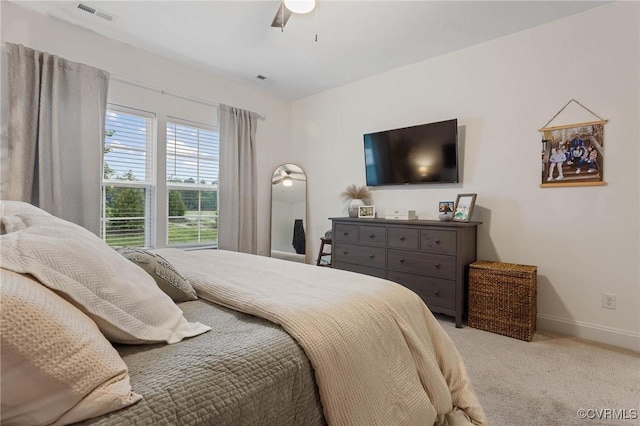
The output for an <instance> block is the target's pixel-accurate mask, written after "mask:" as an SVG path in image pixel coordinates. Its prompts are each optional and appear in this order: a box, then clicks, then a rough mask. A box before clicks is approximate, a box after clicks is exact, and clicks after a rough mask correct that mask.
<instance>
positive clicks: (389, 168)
mask: <svg viewBox="0 0 640 426" xmlns="http://www.w3.org/2000/svg"><path fill="white" fill-rule="evenodd" d="M364 162H365V167H366V174H367V186H381V185H407V184H423V183H424V184H429V183H458V120H457V119H453V120H446V121H439V122H437V123H427V124H420V125H417V126H411V127H403V128H401V129H394V130H386V131H382V132H376V133H368V134H365V135H364Z"/></svg>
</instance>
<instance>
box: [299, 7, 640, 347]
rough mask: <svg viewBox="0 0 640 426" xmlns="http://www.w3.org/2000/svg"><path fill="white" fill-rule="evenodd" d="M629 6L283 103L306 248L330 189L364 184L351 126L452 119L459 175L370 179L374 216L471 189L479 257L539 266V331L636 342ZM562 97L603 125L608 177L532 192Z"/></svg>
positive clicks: (638, 158) (322, 222) (324, 220)
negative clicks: (391, 182)
mask: <svg viewBox="0 0 640 426" xmlns="http://www.w3.org/2000/svg"><path fill="white" fill-rule="evenodd" d="M639 8H640V4H639V3H638V2H621V3H613V4H609V5H605V6H601V7H598V8H595V9H592V10H589V11H587V12H584V13H581V14H578V15H574V16H571V17H568V18H565V19H562V20H558V21H555V22H552V23H549V24H546V25H542V26H539V27H536V28H533V29H530V30H527V31H523V32H520V33H516V34H513V35H510V36H506V37H503V38H500V39H497V40H494V41H491V42H487V43H484V44H481V45H477V46H474V47H471V48H467V49H464V50H460V51H457V52H454V53H451V54H448V55H443V56H441V57H438V58H435V59H432V60H428V61H425V62H421V63H418V64H414V65H412V66H407V67H404V68H401V69H397V70H394V71H391V72H388V73H385V74H381V75H378V76H374V77H372V78H368V79H365V80H361V81H359V82H356V83H353V84H350V85H347V86H343V87H340V88H337V89H334V90H330V91H327V92H323V93H321V94H318V95H314V96H312V97H309V98H306V99H303V100H300V101H296V102H294V103H293V108H292V141H293V152H294V155H293V158H294V161H295V162H297V163H298V164H300V166H301V167H302V168H304V169H305V171H306V172H307V175H308V200H309V206H308V211H309V213H310V218H309V224H308V226H307V239H308V240H309V241H310V242H311V243H312V244H311V245H310V249H311V250H312V252H313V253H315V252H317V250H318V248H319V243H320V237H321V236H322V234H323V233H324V232H325V231H326V230H327V229H328V228H329V227H330V221H329V220H328V218H329V217H335V216H343V215H344V213H345V211H344V208H343V205H342V203H341V201H340V197H339V194H340V192H341V191H342V190H344V188H345V187H346V186H347V185H348V184H350V183H357V184H364V180H365V177H364V154H363V146H362V135H363V133H367V132H371V131H377V130H384V129H390V128H397V127H403V126H408V125H414V124H420V123H425V122H433V121H439V120H445V119H450V118H458V120H459V125H460V126H462V127H463V138H462V139H463V144H464V172H463V176H462V179H463V180H462V184H459V185H437V186H429V187H427V186H419V187H412V188H389V187H387V188H379V189H378V188H376V189H374V204H375V205H376V207H377V209H378V211H380V212H381V213H383V214H384V210H385V209H389V208H396V207H397V208H410V209H416V210H417V211H418V214H419V216H420V217H421V218H427V219H429V218H435V217H436V216H437V208H438V201H440V200H455V196H456V194H458V193H466V192H476V193H477V194H478V200H477V207H476V212H477V214H476V215H474V216H475V218H476V219H478V220H481V221H482V222H483V224H482V225H481V226H480V227H479V230H478V257H479V258H480V259H486V260H499V261H505V262H514V263H522V264H533V265H537V266H538V274H539V276H538V318H539V326H540V328H547V329H552V330H556V331H559V332H565V333H570V334H574V335H578V336H582V337H585V338H589V339H594V340H599V341H602V342H607V343H612V344H617V345H620V346H624V347H628V348H633V349H635V350H640V313H639V312H640V270H639V266H638V264H639V261H640V248H639V246H640V226H639V225H640V209H639V196H640V191H639V187H640V174H639V172H638V169H639V167H640V150H639V148H638V146H639V142H638V141H639V140H640V127H639V121H640V120H639V117H640V85H639V80H640V77H639V76H640V24H639V15H640V13H639V12H640V11H639ZM573 98H575V99H576V100H578V101H579V102H580V103H582V104H583V105H585V106H587V107H588V108H590V109H591V110H592V111H594V112H595V113H597V114H598V115H600V116H602V117H604V118H606V119H608V120H609V122H608V124H607V125H606V126H605V149H606V155H605V167H604V177H605V181H606V182H608V185H606V186H600V187H569V188H540V187H539V184H540V140H541V136H540V133H539V132H538V129H540V128H541V127H543V126H544V125H545V123H546V122H547V121H548V120H549V119H551V118H552V117H553V116H554V114H555V113H556V112H557V111H558V110H559V109H560V108H562V106H564V105H565V104H566V103H567V102H568V101H569V100H571V99H573ZM556 124H560V123H556ZM603 292H608V293H614V294H616V295H617V309H616V310H606V309H602V308H601V295H602V293H603Z"/></svg>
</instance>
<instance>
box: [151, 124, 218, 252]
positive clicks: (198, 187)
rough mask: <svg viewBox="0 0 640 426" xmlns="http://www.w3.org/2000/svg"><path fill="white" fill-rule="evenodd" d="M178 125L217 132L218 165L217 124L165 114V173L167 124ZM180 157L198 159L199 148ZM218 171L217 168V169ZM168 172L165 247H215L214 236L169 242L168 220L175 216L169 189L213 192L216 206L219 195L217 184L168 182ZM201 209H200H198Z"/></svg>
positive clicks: (165, 183) (167, 143)
mask: <svg viewBox="0 0 640 426" xmlns="http://www.w3.org/2000/svg"><path fill="white" fill-rule="evenodd" d="M171 124H173V125H178V126H186V127H191V128H196V129H198V130H205V131H209V132H214V133H217V134H218V167H219V165H220V129H219V126H217V125H212V124H206V123H202V122H199V121H193V120H187V119H184V118H180V117H176V116H173V115H167V116H166V121H165V123H164V131H165V152H164V164H163V166H164V169H165V173H166V169H167V164H168V158H169V149H168V148H169V140H168V139H167V138H166V133H167V132H168V130H169V125H171ZM181 156H182V157H191V158H193V159H195V160H199V159H200V150H199V148H198V155H197V156H187V155H181ZM218 171H219V169H218ZM168 176H169V175H168V174H166V175H165V181H164V185H165V190H164V192H165V196H166V200H165V201H166V202H165V204H166V205H167V212H166V224H165V225H166V226H165V232H166V239H165V244H166V247H173V248H188V247H191V248H217V247H218V238H217V236H216V239H215V241H202V242H195V243H170V242H169V222H170V219H171V218H176V216H169V191H171V190H178V191H180V190H182V191H201V192H204V191H206V192H215V194H216V205H217V206H218V202H219V199H218V195H219V190H218V188H219V184H215V185H213V184H202V183H200V181H199V180H197V181H196V182H194V183H183V182H179V183H178V182H170V181H169V180H168ZM200 211H202V210H200ZM218 211H219V207H218V208H217V209H216V216H215V217H216V230H217V229H218V224H217V219H218V217H219V216H218V214H217V212H218Z"/></svg>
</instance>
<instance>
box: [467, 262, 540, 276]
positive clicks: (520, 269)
mask: <svg viewBox="0 0 640 426" xmlns="http://www.w3.org/2000/svg"><path fill="white" fill-rule="evenodd" d="M469 267H470V268H478V269H491V270H492V271H497V272H509V273H513V272H515V273H526V274H535V273H536V272H537V270H538V267H537V266H533V265H519V264H516V263H505V262H491V261H488V260H478V261H477V262H473V263H472V264H471V265H469Z"/></svg>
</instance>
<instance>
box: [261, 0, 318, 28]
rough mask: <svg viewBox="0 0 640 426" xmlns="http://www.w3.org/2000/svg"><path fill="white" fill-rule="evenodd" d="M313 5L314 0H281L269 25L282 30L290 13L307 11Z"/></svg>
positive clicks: (310, 9)
mask: <svg viewBox="0 0 640 426" xmlns="http://www.w3.org/2000/svg"><path fill="white" fill-rule="evenodd" d="M315 7H316V0H281V1H280V6H278V11H277V12H276V16H274V17H273V21H272V22H271V26H272V27H274V28H280V30H281V31H284V26H285V25H287V22H288V21H289V18H290V17H291V15H292V14H294V13H298V14H304V13H309V12H311V11H312V10H313V9H314V8H315Z"/></svg>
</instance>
